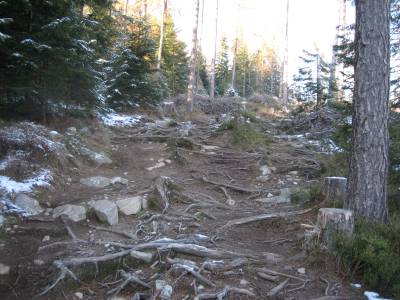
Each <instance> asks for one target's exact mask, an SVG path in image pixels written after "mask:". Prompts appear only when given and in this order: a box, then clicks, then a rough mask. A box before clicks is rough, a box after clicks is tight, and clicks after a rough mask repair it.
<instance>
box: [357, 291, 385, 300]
mask: <svg viewBox="0 0 400 300" xmlns="http://www.w3.org/2000/svg"><path fill="white" fill-rule="evenodd" d="M364 296H365V297H367V299H368V300H391V299H389V298H381V297H380V296H379V294H378V293H375V292H369V291H365V292H364Z"/></svg>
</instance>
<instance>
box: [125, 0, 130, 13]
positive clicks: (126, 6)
mask: <svg viewBox="0 0 400 300" xmlns="http://www.w3.org/2000/svg"><path fill="white" fill-rule="evenodd" d="M128 5H129V0H126V1H125V12H124V14H125V16H127V15H128Z"/></svg>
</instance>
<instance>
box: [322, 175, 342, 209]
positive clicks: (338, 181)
mask: <svg viewBox="0 0 400 300" xmlns="http://www.w3.org/2000/svg"><path fill="white" fill-rule="evenodd" d="M346 186H347V178H345V177H325V179H324V186H323V190H322V193H323V194H324V197H325V199H324V201H325V202H328V203H332V204H333V205H334V206H335V207H342V206H343V204H344V201H345V199H346Z"/></svg>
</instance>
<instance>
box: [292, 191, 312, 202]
mask: <svg viewBox="0 0 400 300" xmlns="http://www.w3.org/2000/svg"><path fill="white" fill-rule="evenodd" d="M310 200H311V194H310V189H309V188H303V189H297V190H295V191H294V192H293V193H292V194H291V195H290V201H291V202H293V203H305V202H309V201H310Z"/></svg>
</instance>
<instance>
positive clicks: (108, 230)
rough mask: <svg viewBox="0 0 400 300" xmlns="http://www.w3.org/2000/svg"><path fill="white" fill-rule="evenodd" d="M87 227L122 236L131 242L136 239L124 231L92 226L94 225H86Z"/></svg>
mask: <svg viewBox="0 0 400 300" xmlns="http://www.w3.org/2000/svg"><path fill="white" fill-rule="evenodd" d="M88 226H89V228H92V229H96V230H100V231H105V232H110V233H114V234H118V235H120V236H123V237H125V238H128V239H132V240H136V239H137V237H136V236H135V235H133V234H130V233H128V232H125V231H120V230H116V229H110V228H106V227H101V226H94V225H88Z"/></svg>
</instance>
